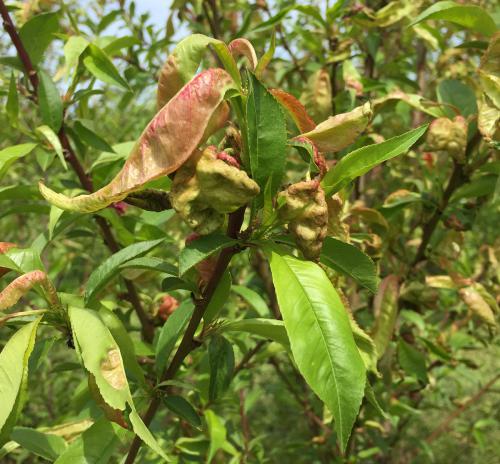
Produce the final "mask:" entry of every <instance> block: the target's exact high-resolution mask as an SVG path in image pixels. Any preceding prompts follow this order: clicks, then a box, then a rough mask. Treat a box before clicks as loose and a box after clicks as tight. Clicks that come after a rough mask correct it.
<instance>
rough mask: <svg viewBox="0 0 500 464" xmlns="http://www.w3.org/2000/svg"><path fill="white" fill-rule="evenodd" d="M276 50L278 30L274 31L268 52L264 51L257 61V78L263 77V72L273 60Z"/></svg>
mask: <svg viewBox="0 0 500 464" xmlns="http://www.w3.org/2000/svg"><path fill="white" fill-rule="evenodd" d="M275 51H276V31H273V35H272V36H271V44H270V45H269V48H268V49H267V51H266V53H264V54H263V55H262V56H261V57H260V60H259V62H258V63H257V67H256V68H255V75H256V76H257V79H260V78H261V77H262V73H263V72H264V70H265V69H266V68H267V65H268V64H269V63H270V62H271V60H272V59H273V56H274V52H275Z"/></svg>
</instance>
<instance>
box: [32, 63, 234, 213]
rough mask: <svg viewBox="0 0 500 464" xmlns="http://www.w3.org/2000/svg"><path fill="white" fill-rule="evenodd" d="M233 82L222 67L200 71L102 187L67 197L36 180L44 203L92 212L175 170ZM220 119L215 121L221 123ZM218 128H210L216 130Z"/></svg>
mask: <svg viewBox="0 0 500 464" xmlns="http://www.w3.org/2000/svg"><path fill="white" fill-rule="evenodd" d="M232 86H233V81H232V79H231V77H230V76H229V75H228V74H227V73H226V72H225V71H224V70H222V69H209V70H207V71H204V72H202V73H200V74H198V75H197V76H196V77H195V78H194V79H193V80H192V81H190V82H189V83H188V84H186V85H185V86H184V87H183V88H182V90H181V91H180V92H179V93H177V94H176V96H175V97H174V98H173V99H172V100H170V101H169V102H168V104H166V105H165V106H164V107H163V108H162V109H161V110H160V111H159V112H158V113H157V114H156V116H155V117H154V118H153V120H152V121H151V122H150V123H149V124H148V126H147V127H146V129H144V131H143V133H142V135H141V136H140V138H139V140H138V141H137V143H136V144H135V146H134V148H133V150H132V153H131V154H130V155H129V158H128V159H127V161H126V163H125V166H124V167H123V168H122V170H121V171H120V172H119V173H118V174H117V175H116V177H115V178H114V179H113V180H112V181H111V182H110V183H109V184H108V185H106V186H105V187H103V188H102V189H100V190H98V191H96V192H94V193H91V194H89V195H80V196H78V197H75V198H69V197H66V196H65V195H62V194H59V193H56V192H54V191H52V190H50V189H49V188H48V187H46V186H45V185H44V184H43V183H41V184H40V192H41V193H42V195H43V196H44V197H45V199H46V200H47V201H49V202H50V203H52V204H54V205H55V206H57V207H58V208H61V209H65V210H69V211H80V212H93V211H97V210H99V209H102V208H104V207H106V206H108V205H110V204H111V203H114V202H117V201H120V200H123V199H124V198H125V197H126V196H127V194H128V193H130V192H133V191H136V190H139V189H140V188H141V187H142V186H143V185H144V184H146V183H147V182H149V181H151V180H154V179H157V178H158V177H161V176H165V175H167V174H170V173H171V172H174V171H175V170H177V169H178V168H179V167H180V166H181V165H182V164H183V163H184V162H185V161H186V160H187V159H188V158H189V157H190V156H191V154H192V153H193V152H194V151H195V150H196V148H197V146H198V145H199V144H200V143H201V142H202V141H203V140H204V138H206V137H207V136H208V135H209V134H207V133H206V131H207V127H208V126H209V124H210V123H211V119H212V116H213V114H214V112H216V110H217V109H218V107H219V105H220V103H221V102H222V100H223V98H224V94H225V92H226V90H228V89H229V88H231V87H232ZM221 122H222V119H221V120H220V121H218V122H217V123H218V125H220V124H221ZM218 128H219V127H211V131H215V130H216V129H218Z"/></svg>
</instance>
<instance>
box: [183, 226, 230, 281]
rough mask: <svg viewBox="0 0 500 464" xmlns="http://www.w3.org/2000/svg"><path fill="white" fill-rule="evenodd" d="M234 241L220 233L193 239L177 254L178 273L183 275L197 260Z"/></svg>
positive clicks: (201, 259)
mask: <svg viewBox="0 0 500 464" xmlns="http://www.w3.org/2000/svg"><path fill="white" fill-rule="evenodd" d="M236 243H237V241H236V240H234V239H232V238H229V237H227V236H226V235H222V234H209V235H204V236H202V237H200V238H198V239H196V240H193V241H192V242H190V243H188V244H187V245H186V246H185V247H184V249H183V250H182V251H181V253H180V255H179V275H180V276H183V275H184V274H185V273H186V272H187V271H189V270H190V269H191V268H193V267H194V266H196V265H197V264H198V263H199V262H201V261H203V260H204V259H206V258H208V257H209V256H212V255H213V254H214V253H217V252H219V251H221V250H222V249H224V248H227V247H230V246H233V245H235V244H236Z"/></svg>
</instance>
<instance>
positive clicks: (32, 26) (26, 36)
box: [19, 13, 59, 67]
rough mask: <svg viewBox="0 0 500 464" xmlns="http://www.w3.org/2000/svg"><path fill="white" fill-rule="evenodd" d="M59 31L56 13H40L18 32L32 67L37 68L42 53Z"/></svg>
mask: <svg viewBox="0 0 500 464" xmlns="http://www.w3.org/2000/svg"><path fill="white" fill-rule="evenodd" d="M58 30H59V14H58V13H42V14H37V15H35V16H33V17H32V18H31V19H30V20H28V21H27V22H26V23H24V25H23V27H21V29H20V30H19V37H20V38H21V41H22V42H23V45H24V48H25V49H26V51H27V52H28V55H29V57H30V59H31V63H32V64H33V66H35V67H37V65H38V63H39V62H40V61H41V59H42V57H43V53H44V52H45V50H46V49H47V47H48V46H49V45H50V43H51V42H52V40H54V39H55V34H54V33H55V32H57V31H58Z"/></svg>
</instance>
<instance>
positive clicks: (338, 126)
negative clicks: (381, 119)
mask: <svg viewBox="0 0 500 464" xmlns="http://www.w3.org/2000/svg"><path fill="white" fill-rule="evenodd" d="M372 114H373V112H372V109H371V105H370V103H369V102H368V103H365V104H364V105H362V106H358V107H357V108H354V109H353V110H352V111H350V112H349V113H342V114H337V115H336V116H331V117H330V118H328V119H327V120H326V121H323V122H322V123H320V124H318V125H317V126H316V127H315V128H314V129H313V130H311V131H310V132H306V133H304V134H301V136H302V137H307V138H308V139H310V140H312V141H313V142H314V143H315V144H316V146H317V147H318V150H319V151H321V152H328V151H333V152H336V151H339V150H342V149H343V148H345V147H347V146H348V145H350V144H351V143H353V142H354V141H355V140H356V138H357V137H358V136H359V135H360V134H361V133H362V132H363V131H364V130H365V128H366V126H367V125H368V123H369V122H370V120H371V117H372Z"/></svg>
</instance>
